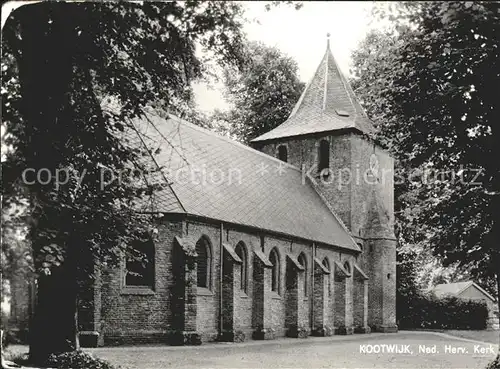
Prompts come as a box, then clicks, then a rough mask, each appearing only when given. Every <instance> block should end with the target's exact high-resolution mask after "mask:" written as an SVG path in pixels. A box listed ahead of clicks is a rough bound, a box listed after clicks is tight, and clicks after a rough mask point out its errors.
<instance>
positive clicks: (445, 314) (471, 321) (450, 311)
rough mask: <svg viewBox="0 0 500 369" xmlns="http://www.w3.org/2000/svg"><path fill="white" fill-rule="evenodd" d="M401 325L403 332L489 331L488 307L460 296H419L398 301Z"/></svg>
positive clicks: (399, 322)
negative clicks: (425, 330) (417, 329)
mask: <svg viewBox="0 0 500 369" xmlns="http://www.w3.org/2000/svg"><path fill="white" fill-rule="evenodd" d="M397 309H398V325H399V327H400V328H402V329H415V328H426V329H472V330H481V329H486V324H487V320H488V308H487V306H486V304H485V303H484V302H482V301H471V300H462V299H458V298H456V297H449V298H442V299H438V298H435V297H434V296H432V295H423V294H418V295H417V296H414V297H413V298H412V299H410V300H407V301H401V300H400V301H398V306H397Z"/></svg>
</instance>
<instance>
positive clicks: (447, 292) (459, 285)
mask: <svg viewBox="0 0 500 369" xmlns="http://www.w3.org/2000/svg"><path fill="white" fill-rule="evenodd" d="M471 286H474V287H476V288H477V289H478V290H479V291H481V292H482V293H483V294H485V295H486V296H487V297H488V298H490V299H491V300H493V301H495V298H494V297H493V296H491V295H490V294H489V293H488V292H486V291H485V290H484V289H483V288H481V287H480V286H478V285H477V284H476V283H474V282H473V281H467V282H455V283H444V284H438V285H437V286H436V287H434V288H433V289H432V292H433V293H434V294H435V295H436V297H444V296H456V297H458V296H459V295H460V294H461V293H462V292H464V291H465V290H466V289H468V288H469V287H471Z"/></svg>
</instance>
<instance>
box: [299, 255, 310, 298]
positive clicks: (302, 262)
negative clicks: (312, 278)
mask: <svg viewBox="0 0 500 369" xmlns="http://www.w3.org/2000/svg"><path fill="white" fill-rule="evenodd" d="M298 261H299V264H300V265H302V267H303V268H304V296H307V294H308V292H309V291H308V288H307V283H308V278H307V277H308V271H307V260H306V257H305V256H304V254H300V255H299V258H298Z"/></svg>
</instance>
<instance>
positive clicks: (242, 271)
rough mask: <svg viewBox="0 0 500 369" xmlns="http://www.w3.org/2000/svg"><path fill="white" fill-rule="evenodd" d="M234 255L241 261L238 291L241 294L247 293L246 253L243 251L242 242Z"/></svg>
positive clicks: (237, 246)
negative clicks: (239, 290) (240, 291)
mask: <svg viewBox="0 0 500 369" xmlns="http://www.w3.org/2000/svg"><path fill="white" fill-rule="evenodd" d="M234 251H235V252H236V255H238V256H239V257H240V259H241V264H240V289H241V290H242V291H243V292H247V280H248V279H247V253H246V250H245V245H244V243H243V242H239V243H238V244H237V245H236V247H235V250H234Z"/></svg>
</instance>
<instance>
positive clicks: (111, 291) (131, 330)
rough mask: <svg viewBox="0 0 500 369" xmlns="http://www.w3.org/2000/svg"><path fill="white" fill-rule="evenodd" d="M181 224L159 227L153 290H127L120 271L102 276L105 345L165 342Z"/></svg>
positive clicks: (128, 288) (131, 288) (130, 288)
mask: <svg viewBox="0 0 500 369" xmlns="http://www.w3.org/2000/svg"><path fill="white" fill-rule="evenodd" d="M181 235H182V223H181V222H168V223H165V224H161V225H159V226H158V234H157V236H156V237H155V240H154V241H155V262H156V263H155V264H156V265H155V285H154V288H151V289H148V288H134V287H126V286H124V283H123V274H122V270H120V269H114V270H111V271H107V272H103V273H102V290H101V300H102V301H101V304H102V307H101V322H100V323H101V324H100V329H101V332H100V334H101V336H103V337H104V344H105V345H109V344H124V343H149V342H165V341H166V340H167V336H168V333H169V330H170V327H171V326H172V314H171V311H172V309H171V306H170V298H169V296H171V294H172V293H173V290H172V289H173V272H172V249H173V242H174V237H175V236H181Z"/></svg>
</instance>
